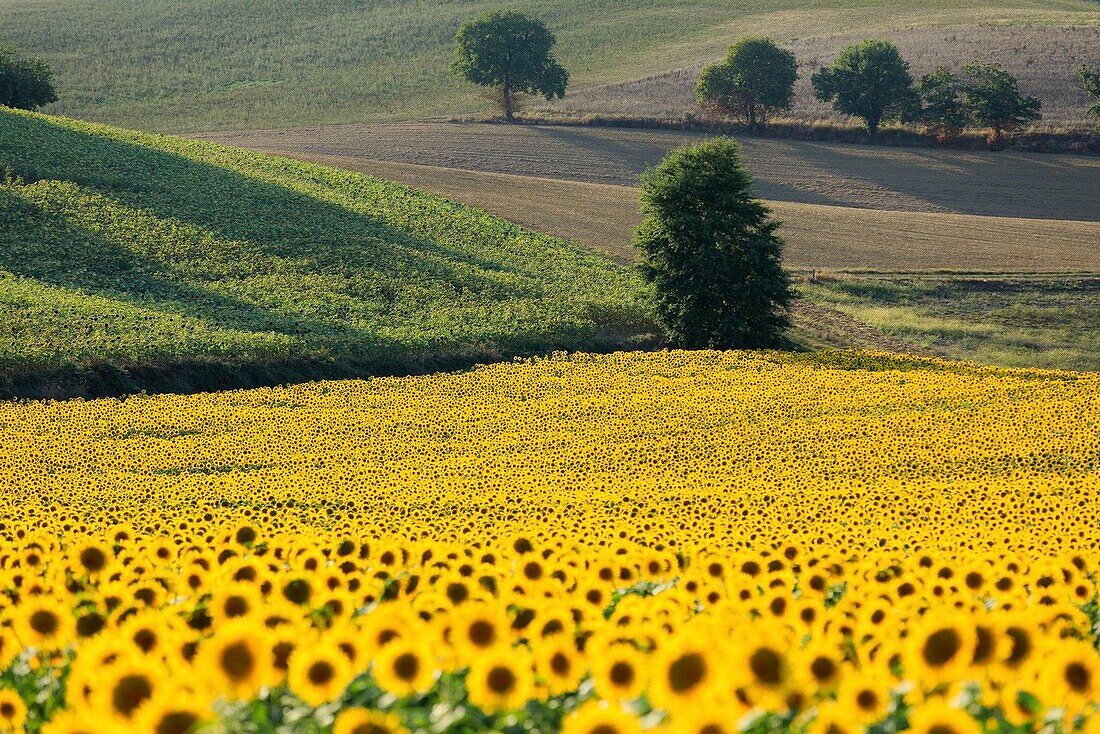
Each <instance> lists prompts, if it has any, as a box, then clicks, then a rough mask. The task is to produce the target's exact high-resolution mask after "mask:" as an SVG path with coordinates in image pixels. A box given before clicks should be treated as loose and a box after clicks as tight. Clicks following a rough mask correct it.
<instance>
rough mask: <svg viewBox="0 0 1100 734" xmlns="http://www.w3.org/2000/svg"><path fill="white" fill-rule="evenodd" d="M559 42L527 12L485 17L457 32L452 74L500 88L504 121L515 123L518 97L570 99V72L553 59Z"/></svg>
mask: <svg viewBox="0 0 1100 734" xmlns="http://www.w3.org/2000/svg"><path fill="white" fill-rule="evenodd" d="M555 41H556V39H555V38H554V34H553V33H551V32H550V30H549V29H548V28H547V27H546V26H545V25H543V23H542V22H541V21H539V20H536V19H534V18H528V17H527V16H526V15H523V14H522V13H517V12H501V11H496V12H491V13H486V14H485V15H483V16H481V17H479V18H475V19H474V20H470V21H467V22H466V23H463V24H462V27H461V28H459V29H458V34H457V35H456V36H455V42H456V46H455V59H454V63H453V64H452V70H453V71H454V73H455V74H457V75H459V76H461V77H462V78H464V79H466V80H467V81H470V82H473V83H474V84H479V85H481V86H483V87H489V88H491V89H493V90H495V92H496V93H497V94H498V95H499V99H500V103H501V107H502V108H503V110H504V117H505V118H506V119H507V120H508V121H512V120H514V119H515V105H516V97H517V95H520V94H531V95H541V96H544V97H546V99H547V100H551V99H554V98H555V97H557V98H559V99H560V98H562V97H564V96H565V88H566V86H567V85H568V83H569V72H567V71H566V70H565V68H564V67H563V66H562V65H561V64H559V63H558V61H557V59H555V58H554V54H553V48H554V43H555Z"/></svg>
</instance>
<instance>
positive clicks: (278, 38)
mask: <svg viewBox="0 0 1100 734" xmlns="http://www.w3.org/2000/svg"><path fill="white" fill-rule="evenodd" d="M505 6H507V7H510V8H512V7H514V8H517V9H520V10H524V11H528V12H531V13H533V14H535V15H538V16H541V17H542V18H544V19H546V20H547V21H548V22H549V23H550V25H551V27H552V29H553V30H554V31H555V32H556V33H557V34H558V37H559V54H560V56H561V58H562V60H563V62H564V63H565V64H566V66H567V67H568V68H569V69H570V71H571V73H572V76H573V89H575V90H581V89H584V88H590V87H597V86H599V85H607V84H616V83H621V82H625V81H631V80H638V79H647V78H650V77H653V76H654V75H657V76H658V77H659V83H657V84H656V85H648V86H647V88H646V89H645V90H643V93H642V94H638V93H637V90H634V91H632V90H631V89H629V88H628V89H626V90H625V92H624V91H623V90H622V89H620V88H619V87H614V88H612V89H611V90H610V91H608V90H604V91H603V92H597V93H596V94H595V96H585V95H583V94H582V95H580V96H579V97H578V103H579V105H580V108H581V109H584V110H588V111H591V110H596V111H613V110H614V109H617V108H618V107H617V106H618V105H620V104H621V98H622V97H623V95H624V94H625V95H627V96H628V97H633V98H638V99H645V104H646V105H647V108H649V109H656V108H662V109H663V108H664V107H668V106H669V105H673V106H675V105H676V101H675V99H670V100H665V99H663V96H667V95H665V92H664V91H659V90H664V89H665V87H666V86H667V85H665V84H664V78H663V77H660V75H662V74H664V73H666V72H670V71H673V70H678V69H691V68H695V67H697V66H698V65H699V64H700V63H702V62H704V61H706V60H709V59H711V58H714V57H715V56H717V55H720V54H721V52H722V51H723V50H724V48H725V47H726V46H727V45H728V44H729V43H730V42H731V41H732V40H733V39H735V38H737V37H739V36H742V35H745V34H747V33H767V34H770V35H774V36H776V37H778V38H781V39H783V40H784V41H787V42H792V43H797V45H798V48H799V49H800V57H801V58H802V59H803V61H804V62H808V61H812V60H814V59H816V58H817V56H815V54H818V55H821V54H824V53H826V52H828V51H829V50H830V49H832V48H833V46H835V44H836V43H837V42H838V41H837V39H839V38H841V37H842V36H843V34H846V33H847V34H850V33H851V32H852V29H853V28H855V29H859V30H860V32H861V33H865V34H875V35H890V34H891V33H893V32H899V33H903V34H908V35H906V36H905V38H906V39H908V38H910V37H913V38H916V39H917V40H916V41H914V44H915V47H916V48H919V49H927V48H929V47H930V45H929V43H926V42H925V41H924V40H921V38H923V37H918V36H919V32H920V31H921V29H930V28H932V29H935V28H946V29H950V33H952V34H961V35H962V36H963V37H965V40H966V44H965V46H966V48H967V49H971V50H972V49H979V50H984V49H990V50H991V51H995V53H994V56H996V58H1001V57H1004V58H1007V59H1010V60H1012V61H1014V62H1015V61H1016V60H1019V61H1020V63H1022V64H1025V62H1027V63H1026V64H1025V66H1029V65H1031V64H1032V63H1034V69H1030V68H1029V69H1027V71H1028V73H1027V74H1025V78H1024V81H1025V88H1026V89H1027V90H1028V91H1029V92H1031V93H1039V94H1043V95H1046V96H1048V97H1052V99H1050V100H1048V101H1050V102H1052V103H1053V104H1054V106H1055V107H1057V106H1058V105H1062V104H1068V103H1066V102H1065V100H1069V103H1072V97H1073V94H1074V93H1075V92H1074V91H1073V86H1074V81H1073V78H1072V74H1071V73H1069V72H1067V69H1070V67H1072V65H1073V63H1072V62H1073V60H1074V59H1076V56H1074V54H1077V53H1078V52H1081V53H1085V52H1087V50H1088V45H1089V43H1090V41H1089V39H1091V38H1094V37H1095V36H1094V35H1089V33H1088V32H1087V30H1086V31H1079V30H1067V29H1074V28H1080V27H1082V26H1096V25H1098V24H1100V9H1098V8H1097V5H1096V3H1095V2H1090V1H1089V0H1054V1H1052V2H1051V1H1046V0H997V1H994V0H842V1H841V2H835V1H826V0H744V1H743V2H737V3H730V2H727V1H726V0H690V1H689V0H592V1H591V2H584V3H578V2H575V1H574V0H516V1H515V2H511V3H501V2H499V1H498V0H458V1H457V2H455V1H448V0H417V1H416V2H410V1H409V0H309V1H308V2H294V3H287V2H280V1H278V0H248V1H247V2H244V1H242V0H142V1H141V2H133V1H132V0H95V1H94V2H92V1H91V0H0V43H2V42H6V43H12V44H15V45H17V46H19V47H21V48H24V49H26V50H28V51H31V52H35V53H41V54H43V55H45V56H47V57H48V58H49V59H50V60H51V61H52V62H53V63H54V64H55V66H56V67H57V70H58V76H59V79H58V82H59V88H60V92H61V97H62V101H61V102H59V103H58V104H56V105H54V106H53V107H52V108H50V109H49V110H47V111H49V112H52V113H56V114H64V115H70V116H74V117H80V118H83V119H90V120H95V121H99V122H109V123H114V124H124V125H127V126H129V127H139V128H142V129H150V130H161V131H197V130H211V129H234V128H254V127H275V126H289V125H297V124H325V123H338V122H353V121H371V120H389V119H413V118H420V117H425V116H431V115H447V114H455V113H464V112H469V111H471V110H474V109H477V108H479V107H483V106H484V102H483V101H481V100H480V99H479V97H478V93H477V92H476V91H475V90H473V89H471V88H469V87H467V86H465V85H463V84H461V83H460V82H459V81H458V80H456V79H454V78H452V77H451V76H450V75H449V74H448V72H447V66H448V62H449V59H450V53H451V44H452V39H453V36H454V32H455V30H456V28H457V27H458V25H459V24H460V23H461V22H462V21H463V20H465V19H467V18H469V17H471V16H474V15H477V14H479V13H481V12H484V11H486V10H489V9H494V8H499V7H505ZM1034 25H1043V26H1054V27H1056V28H1057V32H1052V33H1039V34H1034V33H1032V34H1031V36H1028V37H1027V38H1025V39H1024V41H1022V42H1021V41H1020V40H1019V38H1020V36H1019V34H1015V35H1014V33H1013V32H1012V31H1011V30H1009V31H1006V30H1005V29H1006V28H1009V29H1012V28H1026V27H1028V26H1034ZM1022 32H1023V33H1025V34H1026V31H1022ZM914 33H918V36H913V34H914ZM1067 34H1071V35H1072V37H1071V36H1070V35H1067ZM937 38H938V37H937ZM814 39H821V40H814ZM1067 39H1069V40H1067ZM1075 39H1076V40H1075ZM937 43H940V44H941V46H942V39H941V40H939V41H937ZM1021 43H1023V45H1024V46H1026V49H1025V50H1026V53H1025V52H1024V51H1021V50H1020V49H1019V48H1018V47H1019V46H1020V44H1021ZM911 45H912V44H911ZM925 55H927V54H925ZM822 58H823V57H822ZM1028 59H1031V61H1028ZM945 61H952V59H945ZM954 61H957V59H954ZM922 63H923V61H922ZM1035 70H1038V71H1037V72H1036V71H1035ZM1070 71H1072V69H1070ZM1048 77H1049V78H1048ZM1033 82H1034V84H1033ZM654 90H658V96H661V97H662V98H661V99H658V100H654V98H653V93H654ZM676 90H677V87H676V84H675V83H673V84H672V85H671V91H670V92H669V94H675V93H677V91H676ZM1069 106H1070V107H1072V106H1073V105H1072V104H1070V105H1069Z"/></svg>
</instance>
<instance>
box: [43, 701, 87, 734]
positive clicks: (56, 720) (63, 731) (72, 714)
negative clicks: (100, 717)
mask: <svg viewBox="0 0 1100 734" xmlns="http://www.w3.org/2000/svg"><path fill="white" fill-rule="evenodd" d="M71 705H72V704H71V703H70V706H71ZM93 721H94V714H92V713H91V712H88V711H83V710H79V709H69V710H66V711H60V712H58V713H56V714H54V715H53V716H52V717H51V718H50V720H49V721H47V722H46V723H45V724H43V725H42V734H99V730H98V729H97V728H96V726H95V725H94V724H93V723H92V722H93Z"/></svg>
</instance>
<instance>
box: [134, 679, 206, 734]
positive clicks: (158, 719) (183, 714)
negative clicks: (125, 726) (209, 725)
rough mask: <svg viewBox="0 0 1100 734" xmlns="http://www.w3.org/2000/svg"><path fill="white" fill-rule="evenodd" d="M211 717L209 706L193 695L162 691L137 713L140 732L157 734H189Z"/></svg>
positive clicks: (178, 691) (175, 691)
mask: <svg viewBox="0 0 1100 734" xmlns="http://www.w3.org/2000/svg"><path fill="white" fill-rule="evenodd" d="M209 718H210V707H209V706H206V705H204V704H203V702H202V701H201V700H200V699H199V698H198V697H197V696H196V695H195V694H194V693H192V692H190V691H186V690H179V689H176V690H167V689H165V690H161V691H158V692H157V694H156V695H155V696H154V697H153V698H152V699H151V700H150V701H149V702H148V703H146V704H145V705H144V706H142V707H141V709H140V710H139V711H138V716H137V724H138V727H137V728H138V730H140V731H149V732H154V733H155V734H190V733H191V732H193V731H195V729H196V727H198V726H199V725H200V724H201V723H202V722H204V721H206V720H207V719H209Z"/></svg>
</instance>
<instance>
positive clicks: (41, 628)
mask: <svg viewBox="0 0 1100 734" xmlns="http://www.w3.org/2000/svg"><path fill="white" fill-rule="evenodd" d="M30 624H31V629H32V630H34V631H35V632H37V633H38V634H40V635H43V636H49V635H52V634H53V633H54V632H57V628H58V626H59V625H60V624H61V620H59V619H58V618H57V615H56V614H54V613H53V612H51V611H49V610H48V609H39V610H38V611H37V612H35V613H34V614H32V615H31V618H30Z"/></svg>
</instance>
